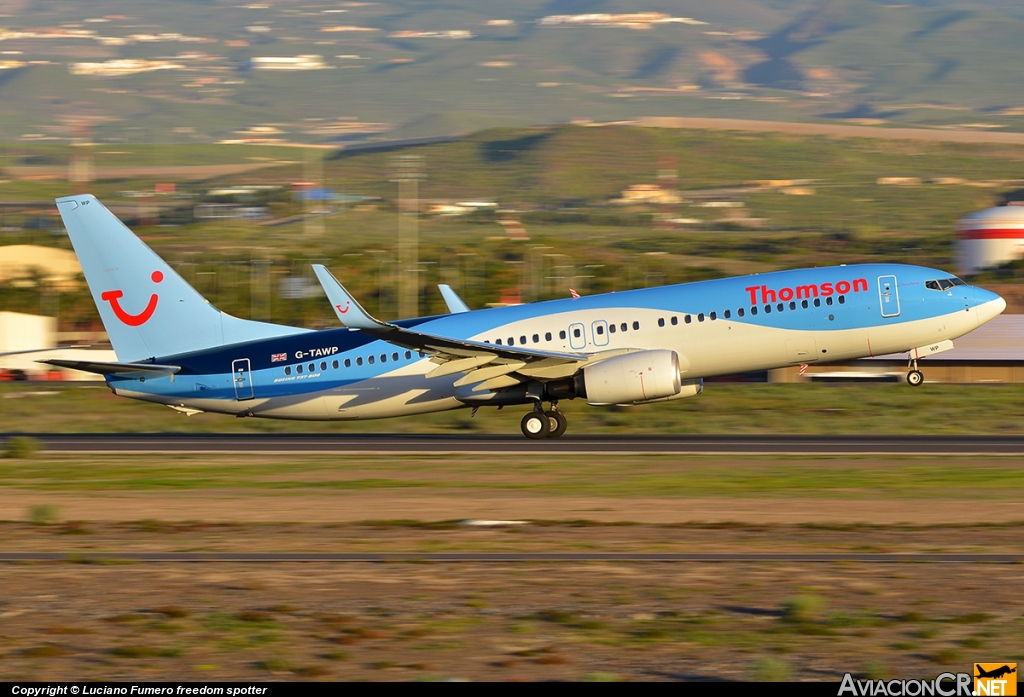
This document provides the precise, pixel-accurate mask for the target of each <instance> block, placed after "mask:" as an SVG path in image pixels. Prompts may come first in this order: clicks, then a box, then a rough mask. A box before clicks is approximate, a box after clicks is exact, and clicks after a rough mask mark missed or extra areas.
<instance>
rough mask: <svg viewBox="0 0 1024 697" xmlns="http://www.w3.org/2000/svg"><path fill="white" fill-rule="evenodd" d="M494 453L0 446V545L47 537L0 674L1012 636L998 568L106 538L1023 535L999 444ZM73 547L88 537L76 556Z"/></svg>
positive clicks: (877, 656) (706, 673)
mask: <svg viewBox="0 0 1024 697" xmlns="http://www.w3.org/2000/svg"><path fill="white" fill-rule="evenodd" d="M506 460H508V458H507V456H501V455H495V456H486V457H482V458H481V457H479V456H459V457H451V456H447V457H422V456H400V457H387V458H383V457H374V456H365V455H358V456H349V457H346V456H332V457H326V456H269V455H249V456H238V455H154V454H149V455H86V456H82V455H74V454H46V453H42V454H39V455H37V457H36V458H34V459H23V460H0V511H3V517H5V518H7V520H6V521H0V545H2V547H3V549H4V550H5V551H23V550H24V551H55V552H62V553H65V554H67V555H68V556H67V561H66V562H62V563H45V564H17V565H0V583H2V584H3V588H4V597H3V599H2V600H0V609H2V612H3V617H4V623H5V628H7V629H8V631H7V632H5V633H4V635H3V636H2V637H0V677H2V678H3V679H5V680H32V679H38V678H43V677H46V678H48V679H51V680H52V679H71V678H72V677H74V678H75V679H114V678H117V679H123V680H140V679H141V680H147V679H148V680H156V679H171V678H173V679H178V680H180V679H190V680H191V679H195V680H210V679H219V680H246V681H253V680H255V681H261V680H283V679H287V680H302V679H310V680H316V679H347V680H353V679H371V680H411V679H420V680H437V679H446V678H468V679H489V680H494V679H526V680H543V679H561V680H566V679H569V680H666V679H674V680H680V679H681V680H709V679H718V680H720V679H733V680H746V679H755V680H784V679H790V678H792V679H800V680H837V679H838V678H839V677H840V676H841V675H842V674H843V673H844V672H846V671H852V672H854V673H855V674H856V675H858V676H862V677H871V678H875V679H877V678H889V677H907V676H909V675H911V674H912V675H921V676H928V675H933V674H936V673H938V672H941V671H942V670H953V671H959V670H967V668H968V667H969V666H970V662H971V661H975V660H982V658H984V657H991V656H992V655H994V654H998V655H999V656H1004V655H1009V656H1014V655H1017V654H1018V653H1019V652H1020V651H1021V650H1022V647H1024V643H1022V642H1024V635H1022V634H1021V632H1020V620H1021V619H1022V618H1024V617H1022V615H1021V612H1022V606H1021V600H1020V597H1019V593H1018V592H1017V587H1018V586H1019V584H1018V583H1017V581H1018V576H1019V568H1018V566H1017V565H985V566H980V565H970V564H943V565H941V567H940V566H936V565H930V564H884V565H863V564H850V563H844V564H809V563H786V564H772V563H729V564H707V563H704V564H700V563H691V564H685V565H683V564H651V563H545V564H536V563H521V564H512V563H487V564H483V563H464V564H450V563H447V564H446V563H384V564H324V563H307V564H301V565H296V564H260V565H240V564H233V563H220V564H190V565H188V566H181V565H176V564H123V563H115V562H112V561H106V560H104V559H103V557H102V555H103V553H104V552H107V551H246V552H257V551H268V552H269V551H317V552H332V551H333V552H414V553H415V552H423V553H425V552H445V551H469V552H557V551H563V552H593V551H607V552H640V551H647V552H673V551H678V552H763V551H775V552H842V551H848V552H861V553H863V552H872V553H896V552H932V553H934V552H967V553H977V552H1010V553H1020V552H1021V550H1022V546H1021V545H1022V539H1024V538H1022V536H1021V530H1022V525H1024V522H1022V520H1021V516H1020V513H1021V508H1020V505H1019V503H1018V502H1019V500H1020V495H1021V493H1022V492H1024V474H1022V473H1024V467H1022V463H1021V461H1020V458H1010V457H994V458H986V459H985V460H984V461H977V460H976V459H975V458H966V457H954V458H946V459H944V460H943V461H942V462H941V463H934V462H932V461H930V460H929V459H924V458H884V457H883V458H877V457H864V458H820V457H819V458H793V457H789V456H777V457H746V458H735V457H684V458H678V457H669V456H643V457H639V456H627V457H615V456H609V457H593V456H587V458H585V459H582V458H579V457H573V456H571V455H567V456H561V457H559V458H540V459H536V458H535V459H532V460H529V461H525V460H523V459H522V458H518V459H514V461H511V462H509V461H506ZM1000 510H1002V511H1003V512H1004V514H1006V516H1004V517H1003V518H1002V519H1001V520H999V521H996V520H994V519H993V518H992V514H993V512H994V511H1000ZM1014 514H1016V515H1017V518H1013V517H1012V516H1013V515H1014ZM716 516H717V517H716ZM465 518H499V519H506V520H507V519H519V520H526V521H529V522H528V524H526V525H517V526H511V527H499V528H473V527H468V526H465V525H460V524H458V521H459V520H461V519H465ZM82 552H90V553H93V554H97V553H98V554H99V555H100V556H99V558H98V559H96V560H92V561H90V562H89V563H85V562H84V559H85V558H84V557H82V556H80V554H79V553H82ZM979 596H982V597H984V599H985V602H984V605H983V606H979V602H978V597H979ZM992 607H998V608H999V612H993V611H990V610H988V609H987V608H992Z"/></svg>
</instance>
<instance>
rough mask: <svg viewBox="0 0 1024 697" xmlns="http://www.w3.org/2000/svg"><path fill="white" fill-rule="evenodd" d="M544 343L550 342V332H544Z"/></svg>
mask: <svg viewBox="0 0 1024 697" xmlns="http://www.w3.org/2000/svg"><path fill="white" fill-rule="evenodd" d="M544 341H551V332H545V334H544Z"/></svg>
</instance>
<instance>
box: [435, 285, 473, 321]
mask: <svg viewBox="0 0 1024 697" xmlns="http://www.w3.org/2000/svg"><path fill="white" fill-rule="evenodd" d="M437 289H438V290H439V291H441V297H443V298H444V304H445V305H447V306H448V312H450V313H452V314H453V315H460V314H462V313H463V312H469V305H467V304H466V303H465V301H463V299H462V298H460V297H459V294H458V293H456V292H455V291H454V290H452V287H451V286H450V285H448V284H447V283H439V284H438V286H437Z"/></svg>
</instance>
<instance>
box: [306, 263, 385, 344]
mask: <svg viewBox="0 0 1024 697" xmlns="http://www.w3.org/2000/svg"><path fill="white" fill-rule="evenodd" d="M313 271H314V272H315V273H316V277H317V280H318V281H320V285H321V286H323V289H324V292H325V293H327V299H328V300H330V301H331V305H332V306H333V307H334V314H336V315H338V319H339V320H341V323H342V324H344V325H345V326H346V327H349V328H350V329H380V328H382V327H387V326H388V325H387V324H385V323H384V322H381V321H379V320H376V319H374V318H373V317H372V316H371V315H370V313H369V312H367V311H366V310H364V309H363V306H362V305H360V304H359V303H358V302H356V299H355V298H353V297H352V296H351V295H350V294H349V292H348V291H347V290H345V287H344V286H342V285H341V284H340V283H338V279H336V278H335V277H334V276H333V275H332V274H331V272H330V271H328V270H327V268H326V267H325V266H323V265H322V264H313Z"/></svg>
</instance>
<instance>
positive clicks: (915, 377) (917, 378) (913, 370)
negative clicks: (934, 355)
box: [907, 358, 924, 387]
mask: <svg viewBox="0 0 1024 697" xmlns="http://www.w3.org/2000/svg"><path fill="white" fill-rule="evenodd" d="M907 368H908V369H909V370H910V372H908V373H907V384H908V385H910V386H911V387H917V386H918V385H920V384H922V383H923V382H924V373H922V372H921V371H920V370H918V369H917V359H916V358H911V359H910V362H909V363H908V364H907Z"/></svg>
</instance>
